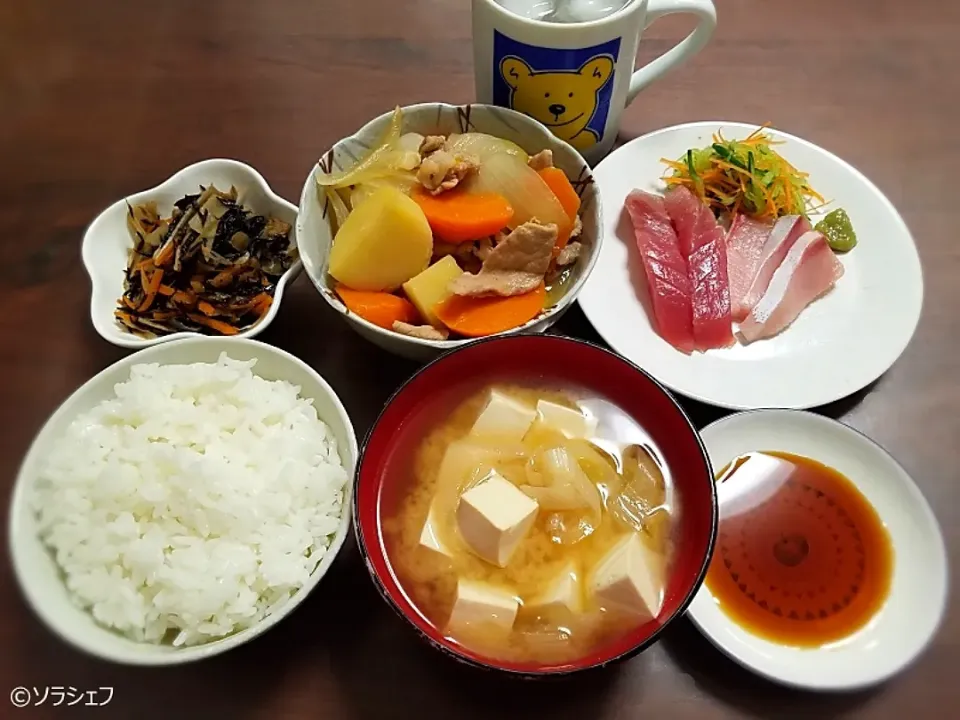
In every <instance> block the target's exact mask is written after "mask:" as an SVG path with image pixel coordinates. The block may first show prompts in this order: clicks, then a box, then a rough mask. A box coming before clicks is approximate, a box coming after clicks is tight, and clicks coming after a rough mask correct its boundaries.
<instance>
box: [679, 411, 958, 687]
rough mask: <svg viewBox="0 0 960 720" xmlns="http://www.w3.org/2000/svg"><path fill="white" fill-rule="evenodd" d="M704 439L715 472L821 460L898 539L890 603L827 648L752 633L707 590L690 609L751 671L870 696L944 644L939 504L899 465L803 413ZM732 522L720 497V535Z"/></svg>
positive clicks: (762, 415)
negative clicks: (782, 456) (752, 456)
mask: <svg viewBox="0 0 960 720" xmlns="http://www.w3.org/2000/svg"><path fill="white" fill-rule="evenodd" d="M701 437H702V438H703V443H704V445H705V446H706V448H707V453H708V454H709V456H710V463H711V465H712V466H713V467H714V468H715V469H720V468H722V467H724V466H725V465H727V464H729V463H730V462H732V461H733V460H734V459H735V458H737V457H739V456H740V455H745V454H746V453H748V452H754V451H761V450H773V451H782V452H789V453H793V454H796V455H803V456H806V457H809V458H813V459H814V460H817V461H819V462H821V463H823V464H824V465H827V466H828V467H831V468H834V469H835V470H837V471H839V472H840V473H842V474H843V475H844V476H846V477H847V478H848V479H849V480H850V481H851V482H852V483H853V484H854V485H855V486H856V487H857V489H858V490H859V491H860V492H861V493H862V494H863V496H864V497H865V498H866V499H867V501H869V503H870V504H871V505H872V506H873V508H874V509H875V510H876V511H877V515H878V516H879V517H880V520H881V522H882V523H883V525H884V527H885V528H886V530H887V532H888V533H889V535H890V541H891V544H892V546H893V576H892V578H891V582H890V591H889V594H888V595H887V599H886V601H885V602H884V604H883V605H882V606H881V608H880V610H879V611H877V613H876V614H875V615H874V616H873V617H872V618H871V619H870V620H869V621H868V622H867V624H866V625H865V626H864V627H862V628H860V629H859V630H858V631H856V632H854V633H853V634H852V635H850V636H848V637H846V638H844V639H842V640H838V641H836V642H833V643H830V644H829V645H824V646H822V647H819V648H798V647H789V646H786V645H780V644H778V643H775V642H771V641H769V640H765V639H764V638H761V637H759V636H757V635H754V634H752V633H750V632H748V631H747V630H745V629H744V628H743V627H741V626H740V625H738V624H737V623H735V622H734V621H733V620H731V619H730V618H729V617H728V616H727V615H726V614H724V612H723V610H721V609H720V606H719V605H718V604H717V602H716V600H715V599H714V596H713V594H712V593H711V592H710V588H709V586H708V585H707V584H703V585H701V586H700V590H699V591H697V594H696V596H695V597H694V599H693V602H692V603H691V604H690V608H689V609H688V610H687V613H688V616H689V617H690V619H691V620H692V621H693V623H694V625H696V626H697V628H698V629H699V630H700V631H701V632H702V633H703V634H704V635H705V636H706V637H707V638H708V639H709V640H710V641H711V642H712V643H713V644H714V645H716V646H717V647H718V648H719V649H720V650H722V651H723V652H724V653H726V654H727V655H728V656H729V657H730V658H732V659H733V660H735V661H737V662H738V663H740V664H741V665H743V666H744V667H746V668H748V669H750V670H752V671H753V672H755V673H757V674H759V675H763V676H764V677H767V678H769V679H770V680H774V681H776V682H780V683H783V684H786V685H792V686H795V687H802V688H808V689H813V690H852V689H854V688H862V687H866V686H869V685H874V684H876V683H879V682H882V681H883V680H886V679H887V678H889V677H891V676H892V675H894V674H896V673H898V672H900V671H901V670H903V669H904V668H905V667H906V666H907V665H909V664H910V663H911V662H913V660H915V659H916V658H917V657H918V656H919V655H920V653H921V652H923V650H924V649H925V648H926V647H927V645H928V644H929V643H930V641H931V640H932V639H933V637H934V636H935V634H936V632H937V629H938V627H939V625H940V621H941V619H942V618H943V614H944V612H945V610H946V606H947V591H948V570H947V553H946V548H945V546H944V543H943V536H942V534H941V533H940V527H939V525H938V524H937V520H936V518H935V516H934V514H933V511H932V510H931V509H930V505H929V504H928V503H927V501H926V500H925V499H924V497H923V495H922V494H921V492H920V490H919V489H918V488H917V486H916V485H915V484H914V482H913V480H911V478H910V476H909V475H907V473H906V471H905V470H904V469H903V468H902V467H900V465H899V464H898V463H897V461H896V460H894V459H893V457H891V456H890V455H889V454H888V453H887V452H886V451H885V450H884V449H883V448H881V447H880V446H879V445H877V444H876V443H874V442H873V441H872V440H870V439H869V438H867V437H866V436H864V435H861V434H860V433H858V432H857V431H856V430H853V429H851V428H849V427H847V426H846V425H843V424H842V423H839V422H837V421H835V420H831V419H829V418H825V417H823V416H821V415H815V414H814V413H809V412H798V411H794V410H757V411H754V412H744V413H738V414H736V415H728V416H727V417H725V418H723V419H721V420H718V421H717V422H715V423H713V424H711V425H708V426H707V427H706V428H704V429H703V431H702V432H701ZM735 478H736V476H734V478H733V479H732V480H731V482H732V481H733V480H735ZM723 517H724V512H723V501H722V499H721V502H720V523H721V527H722V525H723Z"/></svg>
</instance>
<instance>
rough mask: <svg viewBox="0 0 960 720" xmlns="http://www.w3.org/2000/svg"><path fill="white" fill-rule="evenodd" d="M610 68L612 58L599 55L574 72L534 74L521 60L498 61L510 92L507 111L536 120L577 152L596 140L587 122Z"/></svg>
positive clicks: (611, 69) (593, 131) (511, 56)
mask: <svg viewBox="0 0 960 720" xmlns="http://www.w3.org/2000/svg"><path fill="white" fill-rule="evenodd" d="M614 65H615V63H614V58H613V57H611V56H610V55H607V54H602V55H596V56H595V57H592V58H590V59H589V60H587V61H586V62H584V63H583V64H582V65H581V66H580V67H579V68H578V69H576V70H535V69H534V68H532V67H530V65H529V64H527V62H526V61H525V60H523V59H522V58H519V57H517V56H515V55H509V56H507V57H504V58H503V60H501V61H500V74H501V76H502V77H503V80H504V82H505V83H506V84H507V85H508V86H509V88H510V107H511V108H513V109H514V110H517V111H518V112H522V113H524V114H526V115H529V116H531V117H532V118H534V119H536V120H539V121H540V122H541V123H543V124H544V125H546V126H547V127H548V128H550V131H551V132H553V134H554V135H556V136H557V137H559V138H560V139H562V140H566V141H567V142H568V143H570V144H571V145H573V146H574V147H575V148H576V149H577V150H585V149H587V148H590V147H592V146H593V145H596V144H597V142H599V140H600V133H599V132H597V130H595V129H594V128H592V127H590V121H591V120H592V119H593V116H594V114H595V113H596V111H597V108H598V106H599V104H600V91H601V90H602V89H603V87H604V86H605V85H606V84H607V82H608V81H609V80H610V78H611V77H612V76H613V70H614Z"/></svg>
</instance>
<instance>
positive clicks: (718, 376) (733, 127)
mask: <svg viewBox="0 0 960 720" xmlns="http://www.w3.org/2000/svg"><path fill="white" fill-rule="evenodd" d="M718 129H723V130H725V131H734V132H737V131H744V132H749V131H752V130H754V129H756V125H755V124H747V123H742V122H727V121H718V120H709V121H698V122H691V123H683V124H680V125H674V126H672V127H667V128H662V129H660V130H656V131H654V132H651V133H648V134H646V135H643V136H641V137H638V138H635V139H634V140H631V141H630V142H628V143H626V144H625V145H623V146H622V147H620V148H618V149H617V150H615V151H614V152H613V153H611V154H610V155H609V156H608V157H607V158H605V159H604V160H603V161H601V162H600V163H599V164H598V165H597V167H596V168H595V169H594V180H595V182H596V184H597V187H598V190H599V193H600V195H601V197H604V196H606V197H604V200H605V202H606V203H607V205H608V207H607V211H608V214H607V217H606V218H605V219H604V223H603V231H604V234H605V235H607V234H611V233H612V232H613V230H614V229H615V228H616V226H617V222H618V217H619V213H620V207H619V206H620V204H621V203H619V202H618V203H612V202H611V199H610V197H609V194H610V190H609V185H610V180H609V179H607V180H605V172H607V170H606V169H607V168H613V167H615V163H619V162H620V161H621V159H622V158H624V157H627V156H628V155H629V154H631V153H632V154H634V155H636V154H638V153H639V152H640V148H642V147H644V146H645V145H646V144H648V143H650V142H651V141H654V140H657V139H658V138H661V137H662V136H664V135H668V134H680V133H693V132H698V131H699V132H702V133H703V134H705V135H709V134H710V133H712V132H715V131H717V130H718ZM769 133H770V134H771V135H774V136H776V137H778V138H779V139H782V140H785V141H787V143H789V144H793V145H796V146H799V147H801V148H803V149H804V150H805V151H808V152H812V153H813V154H817V155H819V156H820V157H821V158H822V160H823V162H824V163H825V164H828V165H829V164H833V165H835V166H836V167H837V168H839V169H840V170H842V171H843V172H844V173H847V174H849V175H850V176H851V177H852V178H853V179H854V180H855V181H856V183H857V184H858V185H859V186H860V188H861V190H862V191H864V192H865V194H866V195H868V196H870V197H871V199H872V201H873V202H875V203H877V204H878V205H879V206H880V207H882V208H883V210H884V211H886V213H888V215H889V217H888V218H884V222H885V223H886V226H887V227H888V228H889V233H890V234H891V236H895V238H896V240H897V245H898V246H900V247H898V252H900V253H901V254H903V255H904V256H906V257H908V258H909V261H908V262H906V263H905V264H902V265H901V266H900V269H901V270H902V278H903V283H901V284H898V285H897V286H896V287H895V288H894V291H895V292H897V293H898V295H897V297H898V299H902V301H903V302H902V307H903V313H902V317H900V318H899V323H898V325H897V326H896V328H895V332H896V333H897V334H896V336H895V338H894V339H893V340H891V339H890V337H889V335H887V336H885V338H884V340H883V344H882V346H881V350H882V352H880V353H879V354H878V355H870V356H869V357H867V354H866V353H864V354H862V357H867V359H866V360H865V363H866V368H861V369H858V370H857V371H856V372H851V373H844V374H843V377H842V378H841V379H835V380H831V382H829V383H822V382H818V380H820V378H817V377H809V378H806V377H779V376H778V377H777V378H776V379H774V378H768V379H767V380H766V381H762V380H758V381H757V382H760V383H762V389H761V390H759V391H758V392H756V393H754V397H753V398H752V399H751V400H748V401H744V400H743V398H742V397H741V396H740V395H738V394H737V391H736V390H735V389H734V388H732V387H731V386H730V385H729V384H725V383H724V378H723V367H724V362H723V358H722V356H719V355H713V356H711V353H715V352H720V353H723V352H725V351H724V350H721V351H709V352H708V353H707V354H703V355H701V354H699V353H695V354H694V355H693V356H687V355H684V354H683V353H681V352H679V351H673V352H669V353H668V352H666V351H663V355H660V356H657V357H656V358H652V357H644V356H643V355H642V353H640V351H638V350H637V349H636V347H634V348H633V349H632V350H631V348H630V347H628V345H629V343H630V341H629V340H628V339H627V338H628V337H629V336H630V335H631V334H632V335H633V336H636V335H637V333H638V330H637V328H636V327H634V326H629V327H628V326H627V325H626V324H624V322H623V320H622V318H621V319H620V320H617V319H613V318H610V319H607V318H605V317H604V315H605V314H608V313H607V307H608V306H607V302H606V295H605V293H606V292H607V289H606V288H609V286H610V285H609V284H610V283H611V282H613V283H615V284H619V283H620V280H619V279H613V280H611V278H610V277H609V276H608V274H607V273H605V272H604V270H605V267H604V260H603V258H602V256H603V255H604V254H606V253H615V252H617V250H616V248H615V245H617V244H619V242H618V240H617V238H612V237H606V238H605V242H604V243H603V245H602V246H601V258H598V262H597V267H596V270H595V272H594V273H593V275H592V278H591V279H588V282H587V283H586V284H585V285H584V287H583V289H582V291H581V293H580V296H579V298H578V299H579V302H580V306H581V308H583V311H584V313H585V314H586V316H587V318H588V319H589V320H590V323H591V324H592V325H593V326H594V328H595V329H596V330H597V332H598V334H599V335H600V336H601V337H602V338H603V339H604V341H605V342H606V343H607V344H608V345H610V347H612V348H613V349H614V350H616V351H617V352H619V353H621V354H623V355H625V356H626V357H628V358H629V359H630V360H632V361H633V362H635V363H637V364H638V365H640V366H641V367H643V368H644V369H646V370H647V371H648V372H650V373H651V374H652V375H654V376H655V377H656V378H657V379H658V380H660V381H661V382H662V383H663V384H665V385H666V386H667V387H669V388H670V389H672V390H674V391H676V392H678V393H681V394H682V395H685V396H686V397H690V398H693V399H695V400H699V401H701V402H704V403H708V404H711V405H715V406H718V407H723V408H728V409H731V410H748V409H756V408H763V407H784V408H794V409H800V408H811V407H818V406H821V405H826V404H827V403H830V402H834V401H836V400H839V399H841V398H844V397H847V396H849V395H850V394H852V393H854V392H856V391H858V390H860V389H862V388H864V387H866V386H867V385H869V384H870V383H872V382H873V381H875V380H876V379H877V378H879V377H880V376H881V375H883V373H884V372H886V371H887V370H888V369H889V368H890V367H891V366H892V365H893V363H894V362H896V360H897V359H898V358H899V357H900V355H901V354H902V353H903V351H904V350H905V349H906V347H907V345H908V344H909V343H910V340H911V339H912V337H913V335H914V333H915V331H916V328H917V324H918V323H919V320H920V314H921V310H922V305H923V274H922V268H921V264H920V258H919V254H918V253H917V249H916V244H915V242H914V241H913V238H912V236H911V234H910V231H909V229H908V228H907V225H906V223H905V222H904V220H903V218H902V217H901V216H900V214H899V213H898V212H897V210H896V208H895V207H894V206H893V204H892V203H891V202H890V200H888V199H887V198H886V196H884V195H883V193H882V192H881V191H880V190H879V189H878V188H877V187H876V185H874V184H873V183H872V182H871V181H870V180H869V179H868V178H867V177H865V176H864V175H863V173H861V172H860V171H859V170H857V169H856V168H854V167H853V166H852V165H850V164H849V163H848V162H846V161H844V160H843V159H841V158H839V157H837V156H836V155H834V154H833V153H831V152H829V151H827V150H824V149H823V148H821V147H819V146H817V145H815V144H814V143H811V142H809V141H807V140H804V139H802V138H799V137H796V136H794V135H791V134H789V133H786V132H782V131H780V130H777V129H774V128H770V129H769ZM610 172H613V171H612V170H610ZM620 172H621V173H622V170H621V171H620ZM653 179H654V180H655V178H653ZM648 180H651V178H646V177H640V178H637V180H636V181H633V182H632V184H633V186H643V183H645V182H647V181H648ZM644 189H652V188H646V187H645V186H644ZM614 204H615V205H616V206H617V207H616V210H617V213H616V214H615V215H611V214H610V213H612V212H613V205H614ZM858 204H859V203H858ZM842 205H843V202H842V200H841V199H837V201H836V202H835V203H834V204H833V206H832V207H839V206H842ZM864 242H866V240H864ZM856 252H857V249H855V250H854V251H853V252H852V253H851V255H853V253H856ZM840 283H843V278H841V280H840ZM605 286H606V288H605ZM641 312H643V310H642V308H641ZM809 312H810V310H805V311H804V313H809ZM861 312H870V308H865V309H863V310H861ZM803 315H804V314H803V313H802V314H801V317H800V319H799V320H803ZM618 322H619V324H618ZM792 330H793V328H788V329H787V330H785V331H784V333H783V335H785V336H786V335H788V334H789V333H790V332H791V331H792ZM642 332H643V333H644V341H646V339H647V337H646V336H647V334H649V335H650V341H651V342H657V343H661V344H665V342H664V341H663V340H662V339H661V338H660V337H659V335H657V333H656V331H655V330H654V329H653V327H652V326H648V327H644V328H642ZM776 340H777V338H773V339H772V340H764V341H760V342H759V343H757V345H760V344H761V343H769V342H774V341H776ZM829 347H830V346H829V345H824V346H823V347H821V348H819V349H818V351H817V352H815V353H814V354H813V356H814V357H820V356H821V355H823V354H824V353H829V352H830V349H829ZM736 349H742V348H733V349H731V350H736ZM654 350H655V351H656V352H657V353H660V352H661V349H660V348H654ZM691 357H692V358H693V359H694V360H693V362H696V363H700V364H697V365H696V370H694V366H693V364H692V362H691ZM708 357H713V358H715V359H714V360H711V361H709V362H707V361H704V360H702V359H701V358H708ZM717 358H719V359H717ZM751 364H754V365H755V366H757V365H759V364H760V363H759V362H757V361H754V363H751ZM728 367H729V366H728ZM741 395H742V393H741Z"/></svg>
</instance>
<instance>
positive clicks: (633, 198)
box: [624, 190, 694, 353]
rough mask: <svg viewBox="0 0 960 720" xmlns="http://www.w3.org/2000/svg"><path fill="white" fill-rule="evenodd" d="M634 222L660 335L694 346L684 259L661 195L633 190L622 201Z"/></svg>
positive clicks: (684, 349)
mask: <svg viewBox="0 0 960 720" xmlns="http://www.w3.org/2000/svg"><path fill="white" fill-rule="evenodd" d="M624 206H625V207H626V209H627V213H628V214H629V215H630V220H631V222H632V223H633V230H634V235H635V239H636V243H637V249H638V250H639V251H640V259H641V261H642V262H643V270H644V273H645V274H646V277H647V286H648V288H649V291H650V302H651V304H652V306H653V315H654V320H655V323H656V327H657V332H658V333H660V337H662V338H663V339H664V340H666V341H667V342H668V343H670V344H671V345H673V346H674V347H675V348H677V350H681V351H682V352H686V353H689V352H692V351H693V350H694V341H693V324H692V318H693V307H692V303H691V294H692V287H691V284H690V276H689V275H688V273H687V262H686V260H685V259H684V257H683V255H681V254H680V244H679V240H678V238H677V233H676V231H675V230H674V229H673V225H672V224H671V223H670V216H669V215H668V214H667V209H666V207H665V205H664V199H663V198H662V197H660V196H659V195H652V194H650V193H646V192H643V191H642V190H634V191H633V192H631V193H630V194H629V195H627V198H626V200H625V201H624Z"/></svg>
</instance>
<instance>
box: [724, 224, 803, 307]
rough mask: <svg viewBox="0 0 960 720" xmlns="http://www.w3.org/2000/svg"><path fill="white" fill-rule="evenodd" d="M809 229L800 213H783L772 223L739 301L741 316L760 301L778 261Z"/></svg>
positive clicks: (778, 263) (781, 260) (777, 265)
mask: <svg viewBox="0 0 960 720" xmlns="http://www.w3.org/2000/svg"><path fill="white" fill-rule="evenodd" d="M810 229H811V227H810V222H809V221H808V220H807V219H806V218H805V217H803V216H802V215H784V216H783V217H782V218H780V219H779V220H777V222H776V223H774V225H773V229H772V230H771V231H770V235H769V236H768V237H767V240H766V242H765V243H764V244H763V249H762V250H761V251H760V261H759V263H758V264H757V271H756V274H755V275H754V277H753V282H751V283H750V289H749V290H748V291H747V294H746V295H745V296H744V297H743V300H742V301H741V303H740V305H741V310H742V313H741V318H744V317H746V316H747V315H748V314H749V312H750V310H751V309H752V308H753V306H754V305H756V304H757V303H758V302H759V301H760V298H761V297H763V294H764V292H766V290H767V286H768V285H769V284H770V278H772V277H773V274H774V272H776V270H777V268H778V267H780V263H782V262H783V259H784V258H785V257H786V256H787V253H788V252H790V249H791V248H792V247H793V245H794V243H795V242H796V241H797V239H798V238H799V237H800V236H801V235H803V234H804V233H805V232H808V231H809V230H810Z"/></svg>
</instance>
